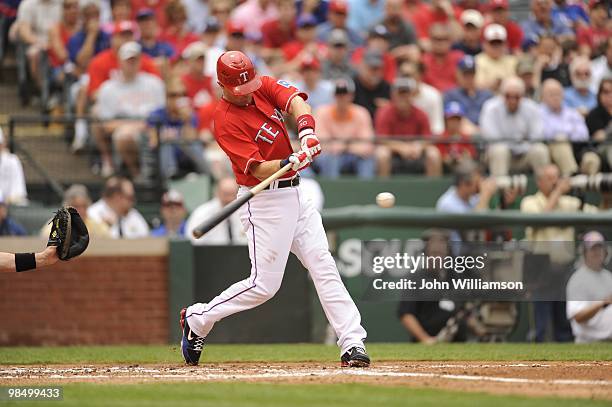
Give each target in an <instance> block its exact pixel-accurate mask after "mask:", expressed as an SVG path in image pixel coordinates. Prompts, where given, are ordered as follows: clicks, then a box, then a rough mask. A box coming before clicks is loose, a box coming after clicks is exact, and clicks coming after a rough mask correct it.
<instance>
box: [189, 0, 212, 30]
mask: <svg viewBox="0 0 612 407" xmlns="http://www.w3.org/2000/svg"><path fill="white" fill-rule="evenodd" d="M182 3H183V5H184V6H185V9H186V11H187V25H188V26H189V31H192V32H194V33H197V34H202V33H203V32H204V29H205V28H206V19H207V18H208V16H209V14H210V13H209V10H208V1H206V0H183V1H182Z"/></svg>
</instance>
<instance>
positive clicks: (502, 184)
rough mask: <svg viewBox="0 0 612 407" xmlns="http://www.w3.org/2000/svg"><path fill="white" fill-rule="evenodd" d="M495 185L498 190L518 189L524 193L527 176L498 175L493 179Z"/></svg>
mask: <svg viewBox="0 0 612 407" xmlns="http://www.w3.org/2000/svg"><path fill="white" fill-rule="evenodd" d="M495 184H496V185H497V188H499V189H513V188H516V189H520V190H521V191H524V190H526V189H527V175H525V174H518V175H500V176H497V177H495Z"/></svg>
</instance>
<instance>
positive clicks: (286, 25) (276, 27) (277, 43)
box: [261, 0, 296, 48]
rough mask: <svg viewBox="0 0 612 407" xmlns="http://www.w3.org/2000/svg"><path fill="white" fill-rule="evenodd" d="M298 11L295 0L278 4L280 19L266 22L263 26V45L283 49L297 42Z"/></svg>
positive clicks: (285, 0) (287, 0)
mask: <svg viewBox="0 0 612 407" xmlns="http://www.w3.org/2000/svg"><path fill="white" fill-rule="evenodd" d="M295 16H296V9H295V2H294V1H293V0H281V1H280V2H279V3H278V18H276V19H274V20H269V21H266V22H265V23H264V24H263V25H262V26H261V36H262V40H263V45H264V47H266V48H281V47H282V46H283V45H285V44H287V43H289V42H291V41H294V40H295V31H296V17H295Z"/></svg>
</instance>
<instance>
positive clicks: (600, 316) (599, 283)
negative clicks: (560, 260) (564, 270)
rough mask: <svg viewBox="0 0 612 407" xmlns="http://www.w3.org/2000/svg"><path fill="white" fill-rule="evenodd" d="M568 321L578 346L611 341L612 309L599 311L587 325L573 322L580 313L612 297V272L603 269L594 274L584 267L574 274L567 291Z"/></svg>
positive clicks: (610, 307)
mask: <svg viewBox="0 0 612 407" xmlns="http://www.w3.org/2000/svg"><path fill="white" fill-rule="evenodd" d="M566 292H567V299H568V301H567V306H566V310H567V318H568V319H569V320H570V322H571V325H572V332H573V333H574V337H575V338H576V342H579V343H585V342H594V341H602V340H608V341H609V340H612V305H608V306H607V307H605V308H604V309H602V310H600V311H599V312H598V313H597V314H595V315H594V316H593V317H592V318H591V319H589V320H588V321H586V322H583V323H578V322H576V320H575V319H574V317H575V316H576V314H577V313H579V312H580V311H582V310H584V309H586V308H588V307H590V306H591V305H593V304H595V303H596V302H597V301H602V300H604V299H605V298H609V297H610V296H612V272H610V271H609V270H606V269H603V270H601V271H593V270H591V269H590V268H588V267H587V266H586V265H582V266H581V267H580V268H578V270H576V271H575V272H574V274H572V277H571V278H570V279H569V281H568V283H567V287H566Z"/></svg>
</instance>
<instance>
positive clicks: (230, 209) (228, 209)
mask: <svg viewBox="0 0 612 407" xmlns="http://www.w3.org/2000/svg"><path fill="white" fill-rule="evenodd" d="M293 165H294V164H293V163H289V164H286V165H285V166H284V167H281V169H280V170H278V171H276V172H275V173H274V174H272V175H270V176H269V177H268V178H266V179H264V180H263V181H261V182H260V183H259V184H257V185H255V186H254V187H253V188H251V189H250V191H249V192H247V193H246V194H244V195H242V196H241V197H239V198H236V199H235V200H233V201H232V202H230V203H228V204H227V205H225V206H224V207H223V208H222V209H221V210H220V211H219V212H218V213H216V214H215V215H214V216H213V217H211V218H210V219H207V220H206V221H204V222H202V224H200V225H198V226H197V227H196V228H195V229H194V230H193V232H192V234H193V237H195V238H196V239H199V238H201V237H202V236H204V234H205V233H208V232H209V231H211V230H212V229H213V228H214V227H215V226H217V225H218V224H219V223H221V222H223V221H224V220H225V219H227V218H228V217H230V215H231V214H232V213H234V212H236V211H237V210H238V208H240V207H241V206H242V205H244V204H245V203H246V202H247V201H248V200H250V199H251V198H253V197H254V196H255V195H257V194H258V193H260V192H261V191H263V190H264V189H266V188H267V187H268V186H269V185H270V184H271V183H273V182H274V181H276V180H277V179H279V178H280V177H282V176H283V175H285V174H286V173H287V172H288V171H289V170H291V167H292V166H293Z"/></svg>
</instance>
